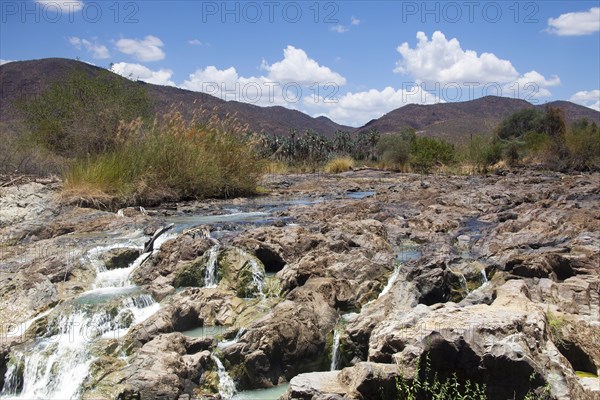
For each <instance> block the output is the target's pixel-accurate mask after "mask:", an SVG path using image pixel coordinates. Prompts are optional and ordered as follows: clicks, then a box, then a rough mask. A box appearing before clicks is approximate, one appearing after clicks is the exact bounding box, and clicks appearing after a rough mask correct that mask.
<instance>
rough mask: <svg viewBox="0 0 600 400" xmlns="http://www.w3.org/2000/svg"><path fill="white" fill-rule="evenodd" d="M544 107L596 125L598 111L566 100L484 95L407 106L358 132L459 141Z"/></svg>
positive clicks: (486, 131)
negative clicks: (404, 132)
mask: <svg viewBox="0 0 600 400" xmlns="http://www.w3.org/2000/svg"><path fill="white" fill-rule="evenodd" d="M546 105H550V106H554V107H558V108H560V109H562V110H563V111H564V112H565V118H566V120H567V123H571V122H573V121H575V120H577V119H579V118H587V119H589V120H591V121H595V122H596V123H598V124H600V112H598V111H595V110H592V109H591V108H588V107H584V106H580V105H578V104H574V103H571V102H568V101H554V102H551V103H547V104H541V105H533V104H531V103H529V102H527V101H525V100H520V99H511V98H508V97H498V96H486V97H482V98H479V99H475V100H470V101H465V102H457V103H439V104H431V105H417V104H408V105H406V106H404V107H401V108H398V109H396V110H393V111H390V112H389V113H387V114H385V115H384V116H382V117H381V118H379V119H376V120H372V121H370V122H369V123H367V124H366V125H364V126H362V127H360V128H359V129H358V130H359V131H360V130H365V129H378V130H379V131H380V132H381V133H392V132H398V131H399V130H400V129H402V128H404V127H411V128H414V129H415V130H416V131H417V132H418V133H420V134H422V135H427V136H435V137H440V138H443V139H446V140H449V141H462V140H465V139H467V138H468V137H469V136H470V135H472V134H473V135H474V134H483V135H488V134H491V133H492V132H493V131H494V129H495V128H496V126H497V125H498V124H499V123H500V121H502V119H504V118H506V117H507V116H509V115H511V114H512V113H514V112H516V111H519V110H522V109H524V108H533V107H535V108H539V109H543V108H544V107H546Z"/></svg>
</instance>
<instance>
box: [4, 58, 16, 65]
mask: <svg viewBox="0 0 600 400" xmlns="http://www.w3.org/2000/svg"><path fill="white" fill-rule="evenodd" d="M13 61H15V60H3V59H1V58H0V65H4V64H8V63H9V62H13Z"/></svg>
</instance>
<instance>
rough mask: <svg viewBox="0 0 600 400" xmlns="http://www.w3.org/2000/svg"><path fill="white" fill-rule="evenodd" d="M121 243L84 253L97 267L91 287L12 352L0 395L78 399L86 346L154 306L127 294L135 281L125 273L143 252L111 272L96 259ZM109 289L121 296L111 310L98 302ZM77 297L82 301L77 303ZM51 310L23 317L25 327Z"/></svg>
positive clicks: (118, 333)
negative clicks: (36, 336) (32, 339)
mask: <svg viewBox="0 0 600 400" xmlns="http://www.w3.org/2000/svg"><path fill="white" fill-rule="evenodd" d="M163 242H164V241H163ZM161 243H162V242H161ZM122 246H123V245H122V244H120V245H113V246H105V247H98V248H94V249H92V250H91V251H89V252H88V253H87V254H86V255H85V256H84V261H87V262H90V263H91V264H92V265H94V266H95V267H96V269H97V275H96V279H95V281H94V284H93V289H92V290H90V291H88V292H85V293H83V294H82V295H80V296H79V297H78V298H77V299H74V301H71V302H69V303H67V304H66V307H65V308H64V309H63V311H62V314H60V315H58V317H57V318H56V319H54V320H52V321H51V322H50V323H49V325H48V329H47V333H46V336H45V337H43V338H41V339H38V340H36V341H35V342H34V343H32V344H31V345H29V346H26V347H25V348H23V349H15V350H13V351H12V354H11V361H10V362H9V368H8V369H7V372H6V374H5V384H4V387H3V388H2V392H0V397H8V398H11V399H34V398H35V399H44V400H46V399H47V400H50V399H76V398H80V397H81V394H82V393H81V391H82V384H83V382H84V380H85V379H86V377H87V376H88V375H89V371H90V366H91V364H92V363H93V362H94V360H95V358H96V357H95V356H94V355H93V354H92V353H91V350H92V349H91V348H92V345H93V344H94V343H95V342H96V341H98V340H101V339H109V338H111V339H118V338H120V337H122V336H123V335H125V334H126V333H127V331H128V330H129V328H130V327H131V326H133V325H135V324H138V323H140V322H142V321H144V320H145V319H146V318H148V317H150V316H151V315H152V314H154V313H155V312H156V311H157V310H158V309H159V308H160V305H159V304H158V303H156V302H155V301H154V299H153V298H152V296H150V295H147V294H135V293H133V292H134V291H135V288H136V286H135V285H134V284H133V282H131V280H130V273H131V272H132V271H133V270H134V269H135V268H137V267H138V266H139V265H140V264H141V263H142V262H143V261H144V260H145V259H146V258H147V257H148V254H143V255H141V256H140V257H138V258H137V259H136V260H135V261H134V262H133V263H131V264H130V265H129V266H128V267H127V268H121V269H114V270H111V271H107V270H106V268H105V267H104V265H103V263H102V262H101V261H100V258H99V256H100V254H101V253H102V252H106V251H108V250H111V249H113V248H118V247H122ZM128 247H133V246H128ZM155 248H159V247H158V246H157V247H155ZM130 291H131V292H130ZM111 294H114V295H115V297H113V298H114V299H118V298H119V295H125V297H124V298H122V299H121V304H120V305H115V304H114V303H112V307H117V309H118V311H117V313H116V315H115V314H114V312H112V313H111V312H110V309H107V308H106V307H104V304H103V302H102V301H106V302H107V303H110V301H109V300H110V299H111ZM79 299H81V300H82V301H79V302H78V300H79ZM95 300H96V301H95ZM51 311H52V310H49V311H48V312H46V313H44V314H41V315H39V316H37V317H36V318H34V319H33V320H30V321H28V326H29V325H31V323H33V322H34V321H35V320H36V319H39V318H42V317H43V316H46V315H48V314H50V312H51ZM19 365H21V366H22V374H23V375H22V381H23V387H22V390H21V391H20V392H17V391H18V380H19V376H18V375H19V374H18V372H19V369H20V368H19Z"/></svg>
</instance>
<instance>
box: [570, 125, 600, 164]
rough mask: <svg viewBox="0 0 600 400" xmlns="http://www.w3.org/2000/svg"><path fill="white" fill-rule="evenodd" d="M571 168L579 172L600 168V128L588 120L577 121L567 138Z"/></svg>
mask: <svg viewBox="0 0 600 400" xmlns="http://www.w3.org/2000/svg"><path fill="white" fill-rule="evenodd" d="M565 142H566V147H567V149H568V151H569V166H570V167H571V168H574V169H577V170H595V169H599V168H600V127H598V125H596V124H595V123H590V122H589V121H588V120H587V119H584V120H580V121H577V122H575V123H573V124H572V125H571V129H570V130H569V132H568V133H567V134H566V136H565Z"/></svg>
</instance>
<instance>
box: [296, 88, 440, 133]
mask: <svg viewBox="0 0 600 400" xmlns="http://www.w3.org/2000/svg"><path fill="white" fill-rule="evenodd" d="M439 102H440V99H439V98H437V97H436V96H434V95H432V94H431V93H428V92H426V91H424V90H422V89H421V88H420V87H419V86H415V87H414V88H412V89H408V90H402V89H398V90H396V89H394V88H392V87H389V86H388V87H386V88H385V89H383V90H376V89H371V90H368V91H364V92H358V93H351V92H349V93H346V94H345V95H343V96H341V97H340V98H339V99H338V100H337V101H336V102H331V101H327V99H324V98H322V97H316V96H312V97H310V98H306V99H305V100H304V104H305V105H306V106H307V108H309V109H312V110H314V111H315V112H316V114H315V115H326V116H327V117H328V118H330V119H332V120H333V121H335V122H337V123H340V124H344V125H349V126H355V127H356V126H361V125H364V124H365V123H366V122H368V121H370V120H372V119H374V118H380V117H381V116H383V115H384V114H386V113H388V112H390V111H392V110H395V109H396V108H399V107H402V106H405V105H407V104H434V103H439Z"/></svg>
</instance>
